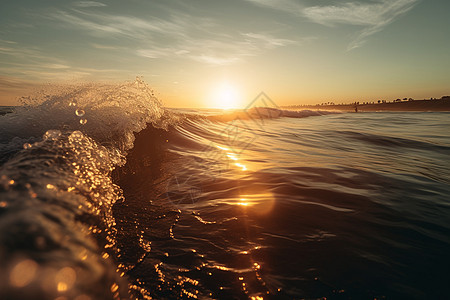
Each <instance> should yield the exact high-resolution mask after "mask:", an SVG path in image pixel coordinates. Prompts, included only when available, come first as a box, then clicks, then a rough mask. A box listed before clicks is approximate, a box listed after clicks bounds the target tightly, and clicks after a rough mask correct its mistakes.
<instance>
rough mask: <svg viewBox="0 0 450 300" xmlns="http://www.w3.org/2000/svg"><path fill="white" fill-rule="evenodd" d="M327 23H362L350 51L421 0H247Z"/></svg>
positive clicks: (315, 21) (316, 21)
mask: <svg viewBox="0 0 450 300" xmlns="http://www.w3.org/2000/svg"><path fill="white" fill-rule="evenodd" d="M247 1H249V2H252V3H255V4H257V5H260V6H266V7H270V8H272V9H277V10H281V11H285V12H289V13H291V14H295V15H297V16H299V17H306V18H307V19H309V20H310V21H312V22H314V23H318V24H322V25H326V26H330V27H332V26H336V25H338V24H349V25H359V26H364V27H365V28H364V29H363V30H362V31H360V32H359V33H358V35H357V36H356V38H355V39H354V40H353V41H351V42H350V44H349V45H348V50H352V49H355V48H357V47H360V46H362V45H363V44H364V43H365V42H366V40H367V38H368V37H369V36H371V35H373V34H375V33H377V32H380V31H382V30H383V29H384V28H385V27H386V26H387V25H389V24H390V23H392V22H393V21H395V20H396V19H397V18H398V17H400V16H401V15H403V14H405V13H406V12H408V11H409V10H410V9H412V8H413V7H414V6H415V5H416V4H417V3H418V1H419V0H378V1H375V2H374V1H371V2H346V3H342V4H338V5H328V6H310V7H305V6H303V5H301V4H300V3H298V2H294V1H293V0H282V1H280V2H278V1H275V0H247Z"/></svg>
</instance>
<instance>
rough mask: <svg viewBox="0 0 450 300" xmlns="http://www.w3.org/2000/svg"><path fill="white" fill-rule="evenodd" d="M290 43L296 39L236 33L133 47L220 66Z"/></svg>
mask: <svg viewBox="0 0 450 300" xmlns="http://www.w3.org/2000/svg"><path fill="white" fill-rule="evenodd" d="M294 43H297V42H296V41H293V40H289V39H280V38H275V37H273V36H271V35H269V34H264V33H239V34H236V35H233V36H231V35H225V34H222V35H218V34H216V35H215V36H213V37H211V38H198V37H197V38H190V37H189V38H186V39H180V40H177V41H176V43H175V44H174V45H173V46H171V47H159V46H158V45H154V44H153V45H151V47H150V48H148V49H139V50H137V54H138V55H139V56H142V57H146V58H150V59H157V58H166V57H172V58H173V57H178V58H188V59H191V60H194V61H197V62H202V63H205V64H208V65H220V66H223V65H230V64H234V63H237V62H240V61H242V60H244V59H245V57H251V56H257V55H259V54H261V53H263V52H264V51H267V50H271V49H275V48H279V47H284V46H287V45H290V44H294ZM199 45H201V47H199Z"/></svg>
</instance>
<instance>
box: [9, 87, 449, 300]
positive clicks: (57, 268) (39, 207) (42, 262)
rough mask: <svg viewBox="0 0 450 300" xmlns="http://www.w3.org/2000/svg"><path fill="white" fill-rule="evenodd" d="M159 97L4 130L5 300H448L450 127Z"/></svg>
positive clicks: (142, 90)
mask: <svg viewBox="0 0 450 300" xmlns="http://www.w3.org/2000/svg"><path fill="white" fill-rule="evenodd" d="M142 85H143V83H139V82H138V83H134V84H128V85H124V86H119V87H101V88H99V87H96V88H95V92H94V91H93V90H92V89H90V88H89V87H84V88H83V89H79V90H76V91H70V93H69V92H67V93H66V94H64V95H60V94H59V95H57V96H52V97H47V98H46V99H47V100H46V101H44V102H43V103H42V104H39V105H37V106H33V107H30V108H28V109H24V110H23V111H21V110H20V109H19V110H18V111H17V112H15V113H13V114H8V115H5V116H3V117H1V118H0V123H1V122H3V123H2V124H4V126H2V148H1V151H2V152H1V154H2V160H1V161H2V164H3V165H2V167H1V170H0V176H2V177H1V178H2V185H1V186H0V189H1V195H2V199H1V202H0V242H1V243H0V245H1V246H0V262H1V264H0V266H1V268H2V270H1V271H2V272H1V275H0V277H1V278H0V279H1V281H0V282H1V284H0V295H2V296H5V297H11V298H16V299H17V298H23V299H27V297H28V296H29V295H34V296H35V298H39V297H40V298H42V299H46V298H49V297H53V298H55V297H56V296H61V295H62V296H65V297H68V298H70V299H72V298H73V299H75V297H77V296H80V295H82V296H83V297H84V298H80V299H100V298H105V299H109V298H126V297H128V296H127V295H131V297H132V298H144V299H150V298H156V299H174V298H199V299H208V298H220V299H248V298H251V299H302V298H306V299H317V298H324V297H326V298H327V299H374V298H377V299H378V298H381V299H383V298H387V299H424V298H428V299H445V298H447V295H448V287H447V286H448V282H450V275H449V273H448V270H450V256H449V253H450V217H449V215H450V202H449V194H450V163H449V161H450V134H449V132H450V130H449V129H450V114H449V113H361V114H355V113H346V114H325V115H317V113H314V112H302V113H298V114H292V113H287V112H284V113H283V112H279V111H278V112H277V114H276V115H275V117H276V118H266V117H265V116H266V115H265V114H262V115H261V114H260V113H259V112H258V111H255V110H252V111H250V113H249V114H243V113H241V114H240V113H237V114H233V115H228V116H227V118H224V117H223V116H221V117H220V118H217V117H214V116H215V115H218V114H222V113H221V112H217V111H195V110H190V111H187V110H165V109H163V108H162V107H161V106H160V104H159V103H158V102H157V100H156V99H154V98H152V97H151V95H150V93H151V91H149V90H148V88H147V87H145V86H144V87H143V86H142ZM117 94H120V96H117V97H115V96H114V95H117ZM68 95H69V96H68ZM94 96H95V97H94ZM125 96H126V97H125ZM48 98H50V99H48ZM74 98H76V99H78V101H77V102H76V103H75V105H73V103H74V102H73V101H72V100H73V99H74ZM93 98H94V100H95V101H93V100H92V99H93ZM71 99H72V100H71ZM86 99H89V100H86ZM123 99H127V101H122V100H123ZM129 99H135V100H133V101H135V102H133V101H131V103H130V100H129ZM136 99H137V100H136ZM114 101H115V102H114ZM69 104H70V105H69ZM127 105H128V106H127ZM80 107H82V108H83V112H84V114H82V116H81V117H80V116H78V114H74V112H75V111H76V110H77V109H80ZM55 111H58V112H59V114H55ZM288 115H289V116H290V117H286V116H288ZM50 116H51V117H50ZM272 117H274V116H273V115H272ZM52 118H53V119H52ZM80 118H81V119H83V118H85V119H86V120H87V123H85V122H81V123H80ZM218 119H220V120H222V121H219V120H218ZM225 119H226V122H224V121H223V120H225ZM24 120H27V121H26V122H25V121H24ZM83 123H84V124H83ZM32 124H35V126H33V125H32ZM146 124H148V125H146ZM144 127H146V128H145V129H144ZM3 128H5V129H3ZM133 132H135V133H136V134H135V135H136V138H135V140H134V138H133ZM25 269H26V270H30V269H31V270H32V271H33V272H31V273H32V274H31V275H29V273H30V272H29V271H27V272H26V271H24V270H25ZM24 274H28V277H26V276H25V277H24ZM87 274H93V275H87ZM19 275H20V276H19Z"/></svg>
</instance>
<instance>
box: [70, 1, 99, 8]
mask: <svg viewBox="0 0 450 300" xmlns="http://www.w3.org/2000/svg"><path fill="white" fill-rule="evenodd" d="M73 5H74V6H77V7H104V6H106V4H104V3H101V2H96V1H77V2H74V3H73Z"/></svg>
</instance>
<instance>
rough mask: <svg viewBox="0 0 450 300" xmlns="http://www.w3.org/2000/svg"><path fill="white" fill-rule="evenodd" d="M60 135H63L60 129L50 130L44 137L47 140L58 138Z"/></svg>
mask: <svg viewBox="0 0 450 300" xmlns="http://www.w3.org/2000/svg"><path fill="white" fill-rule="evenodd" d="M60 136H61V131H59V130H48V131H47V132H46V133H45V134H44V139H45V140H56V139H57V138H59V137H60Z"/></svg>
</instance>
